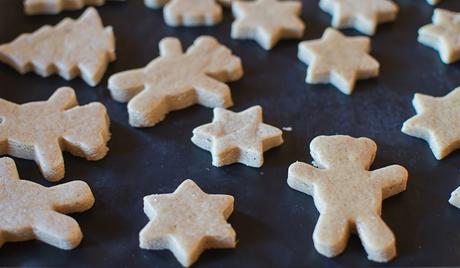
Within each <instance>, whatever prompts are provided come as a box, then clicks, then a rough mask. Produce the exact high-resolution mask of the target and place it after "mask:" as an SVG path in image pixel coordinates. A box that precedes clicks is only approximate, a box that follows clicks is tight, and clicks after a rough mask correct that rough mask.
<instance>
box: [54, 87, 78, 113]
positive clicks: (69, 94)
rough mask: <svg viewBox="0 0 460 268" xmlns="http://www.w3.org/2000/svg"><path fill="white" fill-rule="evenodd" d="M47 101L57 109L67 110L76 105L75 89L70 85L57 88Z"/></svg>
mask: <svg viewBox="0 0 460 268" xmlns="http://www.w3.org/2000/svg"><path fill="white" fill-rule="evenodd" d="M48 102H50V103H51V104H52V105H55V106H57V107H58V108H59V110H67V109H69V108H72V107H74V106H77V105H78V103H77V97H76V96H75V91H74V90H73V89H72V88H70V87H61V88H58V89H57V90H56V91H55V92H54V93H53V95H51V97H50V98H49V100H48Z"/></svg>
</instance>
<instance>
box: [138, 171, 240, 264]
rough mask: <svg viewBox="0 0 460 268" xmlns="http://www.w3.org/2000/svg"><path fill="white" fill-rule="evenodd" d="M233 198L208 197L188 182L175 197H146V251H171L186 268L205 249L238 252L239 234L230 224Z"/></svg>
mask: <svg viewBox="0 0 460 268" xmlns="http://www.w3.org/2000/svg"><path fill="white" fill-rule="evenodd" d="M233 200H234V199H233V196H230V195H218V194H206V193H204V192H203V191H202V190H201V189H200V188H199V187H198V186H197V185H196V184H195V182H193V181H192V180H185V181H184V182H182V184H181V185H180V186H179V187H178V188H177V189H176V191H175V192H174V193H172V194H154V195H150V196H146V197H144V212H145V214H147V216H148V217H149V219H150V222H149V223H148V224H147V225H146V226H145V227H144V228H143V229H142V230H141V232H140V234H139V240H140V247H141V248H143V249H154V250H158V249H169V250H171V251H172V253H173V254H174V256H176V258H177V259H178V260H179V262H180V263H181V264H182V265H183V266H190V265H192V264H193V263H194V262H195V261H196V260H197V259H198V257H199V256H200V254H201V253H202V252H203V251H204V250H205V249H210V248H234V247H235V246H236V239H235V237H236V234H235V231H234V230H233V228H232V226H231V225H230V224H229V223H228V222H227V219H228V217H230V214H232V212H233Z"/></svg>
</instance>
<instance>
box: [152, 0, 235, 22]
mask: <svg viewBox="0 0 460 268" xmlns="http://www.w3.org/2000/svg"><path fill="white" fill-rule="evenodd" d="M230 1H231V0H220V1H219V0H144V3H145V5H146V6H147V7H149V8H153V9H157V8H161V7H162V6H165V7H164V9H163V17H164V20H165V22H166V24H168V25H169V26H203V25H204V26H211V25H215V24H217V23H219V22H220V21H221V20H222V7H221V6H220V5H219V3H220V4H224V5H229V4H230Z"/></svg>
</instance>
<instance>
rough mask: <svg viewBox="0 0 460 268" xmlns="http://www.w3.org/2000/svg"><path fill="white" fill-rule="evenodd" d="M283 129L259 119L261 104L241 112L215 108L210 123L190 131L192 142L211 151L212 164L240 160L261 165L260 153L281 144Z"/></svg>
mask: <svg viewBox="0 0 460 268" xmlns="http://www.w3.org/2000/svg"><path fill="white" fill-rule="evenodd" d="M282 135H283V132H282V131H281V130H280V129H278V128H276V127H272V126H270V125H267V124H264V123H263V122H262V107H260V106H253V107H251V108H248V109H246V110H244V111H242V112H239V113H234V112H232V111H229V110H226V109H222V108H215V109H214V118H213V120H212V123H209V124H206V125H203V126H200V127H197V128H195V129H194V130H193V137H192V142H193V143H194V144H196V145H197V146H198V147H200V148H203V149H204V150H207V151H210V152H211V154H212V164H213V165H214V166H216V167H220V166H223V165H229V164H232V163H236V162H239V163H243V164H245V165H247V166H251V167H261V166H262V165H263V163H264V152H265V151H267V150H269V149H271V148H273V147H276V146H279V145H281V144H282V143H283V138H282Z"/></svg>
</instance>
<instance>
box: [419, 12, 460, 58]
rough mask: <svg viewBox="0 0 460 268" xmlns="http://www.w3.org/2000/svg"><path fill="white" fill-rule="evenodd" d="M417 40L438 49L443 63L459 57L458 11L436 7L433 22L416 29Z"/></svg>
mask: <svg viewBox="0 0 460 268" xmlns="http://www.w3.org/2000/svg"><path fill="white" fill-rule="evenodd" d="M417 40H418V41H419V42H420V43H422V44H424V45H426V46H429V47H432V48H434V49H436V50H438V51H439V54H440V56H441V60H442V61H443V62H444V63H447V64H449V63H453V62H455V61H458V60H459V59H460V13H456V12H452V11H448V10H445V9H440V8H437V9H435V10H434V14H433V23H432V24H428V25H425V26H423V27H422V28H420V29H419V30H418V38H417Z"/></svg>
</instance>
